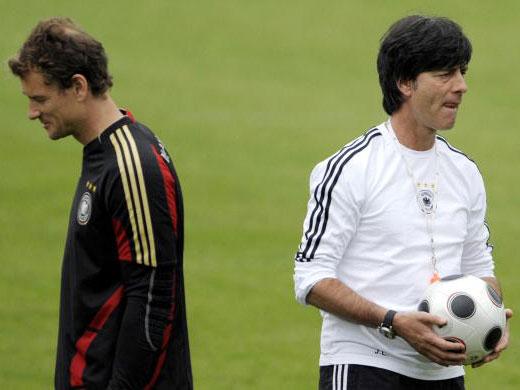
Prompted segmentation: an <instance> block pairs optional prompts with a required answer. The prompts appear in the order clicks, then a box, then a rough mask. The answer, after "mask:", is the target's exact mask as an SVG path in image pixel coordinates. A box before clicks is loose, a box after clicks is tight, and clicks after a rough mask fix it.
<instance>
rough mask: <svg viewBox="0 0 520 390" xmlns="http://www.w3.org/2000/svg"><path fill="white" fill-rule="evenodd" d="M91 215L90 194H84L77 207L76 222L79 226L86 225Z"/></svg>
mask: <svg viewBox="0 0 520 390" xmlns="http://www.w3.org/2000/svg"><path fill="white" fill-rule="evenodd" d="M91 214H92V195H90V192H85V193H84V194H83V195H81V199H80V201H79V206H78V214H77V220H78V223H79V224H80V225H86V224H87V223H88V221H89V220H90V215H91Z"/></svg>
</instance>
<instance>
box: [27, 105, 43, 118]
mask: <svg viewBox="0 0 520 390" xmlns="http://www.w3.org/2000/svg"><path fill="white" fill-rule="evenodd" d="M39 116H40V110H38V109H37V108H36V107H34V106H33V105H32V104H29V110H28V111H27V117H28V118H29V119H30V120H34V119H38V117H39Z"/></svg>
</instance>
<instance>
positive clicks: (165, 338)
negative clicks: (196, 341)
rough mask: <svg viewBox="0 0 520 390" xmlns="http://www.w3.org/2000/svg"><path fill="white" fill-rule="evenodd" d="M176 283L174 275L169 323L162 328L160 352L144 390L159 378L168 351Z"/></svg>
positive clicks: (148, 389) (147, 389)
mask: <svg viewBox="0 0 520 390" xmlns="http://www.w3.org/2000/svg"><path fill="white" fill-rule="evenodd" d="M176 285H177V277H176V276H175V277H174V279H173V289H172V299H173V304H172V309H171V310H170V312H169V313H168V320H169V321H170V323H169V324H168V325H166V327H165V328H164V332H163V342H162V346H161V349H162V352H161V354H160V355H159V358H158V359H157V365H156V366H155V370H154V372H153V375H152V379H151V380H150V382H149V383H148V384H147V385H146V386H145V388H144V389H145V390H150V389H151V388H153V386H154V385H155V382H157V378H159V374H160V373H161V369H162V367H163V365H164V361H165V360H166V353H167V351H168V343H169V341H170V337H171V335H172V330H173V325H172V322H173V317H174V315H175V288H176Z"/></svg>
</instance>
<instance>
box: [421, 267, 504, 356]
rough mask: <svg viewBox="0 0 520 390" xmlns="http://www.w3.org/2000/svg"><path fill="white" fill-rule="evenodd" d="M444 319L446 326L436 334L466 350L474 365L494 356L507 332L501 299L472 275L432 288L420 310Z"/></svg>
mask: <svg viewBox="0 0 520 390" xmlns="http://www.w3.org/2000/svg"><path fill="white" fill-rule="evenodd" d="M418 310H419V311H425V312H428V313H431V314H435V315H437V316H439V317H443V318H445V319H446V320H447V323H446V325H444V326H442V327H439V326H437V325H434V326H433V330H434V331H435V333H437V334H438V335H439V336H441V337H443V338H444V339H446V340H452V341H459V342H461V343H462V344H464V345H465V346H466V361H465V362H464V364H472V363H475V362H478V361H479V360H481V359H483V358H484V357H485V356H486V355H488V354H490V353H491V352H492V351H493V349H494V348H495V346H496V345H497V343H498V342H499V340H500V339H501V338H502V335H503V334H504V332H505V328H506V313H505V309H504V305H503V303H502V299H501V297H500V296H499V295H498V294H497V292H496V291H495V290H494V289H493V288H492V287H491V286H490V285H489V284H487V283H486V282H485V281H484V280H482V279H480V278H477V277H475V276H471V275H465V276H464V275H452V276H447V277H445V278H442V279H441V280H440V281H438V282H435V283H433V284H431V285H430V286H429V287H428V288H427V289H426V292H425V295H424V299H423V300H422V301H421V303H420V304H419V307H418Z"/></svg>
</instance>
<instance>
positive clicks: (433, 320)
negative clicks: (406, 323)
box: [427, 314, 448, 328]
mask: <svg viewBox="0 0 520 390" xmlns="http://www.w3.org/2000/svg"><path fill="white" fill-rule="evenodd" d="M427 321H428V322H429V323H430V324H432V325H437V326H438V327H440V328H442V327H443V326H444V325H446V324H447V323H448V320H447V319H446V318H444V317H440V316H437V315H434V314H428V318H427Z"/></svg>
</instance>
